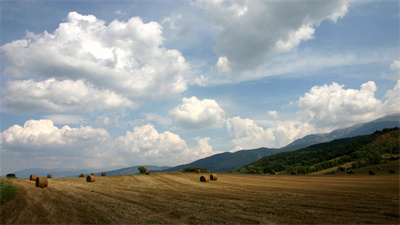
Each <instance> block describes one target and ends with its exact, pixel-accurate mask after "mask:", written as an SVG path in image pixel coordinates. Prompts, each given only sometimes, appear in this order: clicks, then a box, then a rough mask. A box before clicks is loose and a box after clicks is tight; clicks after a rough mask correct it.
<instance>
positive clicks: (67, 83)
mask: <svg viewBox="0 0 400 225" xmlns="http://www.w3.org/2000/svg"><path fill="white" fill-rule="evenodd" d="M3 95H4V97H3V99H2V104H3V106H4V109H5V110H9V111H14V112H19V113H32V112H36V111H56V112H64V111H72V110H78V109H79V110H80V109H83V110H86V111H92V110H103V109H111V110H120V109H121V108H135V107H136V105H135V103H134V102H132V101H130V100H129V99H127V98H126V97H123V96H121V95H118V94H116V93H115V92H113V91H110V90H107V89H105V90H99V89H96V88H95V87H94V86H93V85H92V84H87V83H85V82H84V81H83V80H77V81H73V80H63V81H58V80H55V79H48V80H45V81H41V82H35V81H34V80H32V79H30V80H22V81H20V80H15V81H8V82H7V87H6V88H5V89H4V90H3Z"/></svg>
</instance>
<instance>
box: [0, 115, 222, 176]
mask: <svg viewBox="0 0 400 225" xmlns="http://www.w3.org/2000/svg"><path fill="white" fill-rule="evenodd" d="M196 140H197V143H198V144H197V146H193V147H189V146H188V145H187V144H186V142H185V141H184V140H183V139H181V138H180V136H179V135H177V134H174V133H172V132H170V131H164V132H158V131H157V130H156V128H155V127H154V125H152V124H146V125H142V126H137V127H134V128H133V131H132V132H131V131H127V132H126V134H125V135H124V136H120V137H118V138H115V139H112V138H111V137H110V136H109V134H108V132H107V131H106V130H104V129H100V128H92V127H89V126H81V127H79V128H71V127H69V126H63V127H61V128H58V127H56V126H54V123H53V121H51V120H29V121H26V122H25V124H24V126H19V125H13V126H11V127H10V128H8V129H6V130H4V131H3V132H1V133H0V146H1V148H0V149H1V154H2V157H3V159H4V157H7V159H9V160H7V161H4V160H3V159H2V160H3V161H2V167H6V168H9V169H10V170H11V168H18V169H21V168H22V167H21V163H23V162H29V160H30V159H31V158H34V159H35V162H29V165H30V166H37V167H41V168H43V167H48V168H52V167H57V166H58V167H68V166H72V167H75V168H77V167H78V168H83V167H96V168H101V167H107V166H116V165H119V166H121V165H123V166H132V165H143V164H156V165H177V164H182V163H188V162H191V161H193V160H196V159H198V158H201V157H206V156H209V155H212V154H214V152H213V150H212V146H211V145H210V144H209V143H208V142H209V141H210V138H209V137H205V138H196Z"/></svg>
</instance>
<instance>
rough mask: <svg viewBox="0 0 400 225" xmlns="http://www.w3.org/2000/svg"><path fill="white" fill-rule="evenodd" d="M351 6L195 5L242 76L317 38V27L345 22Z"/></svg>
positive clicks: (254, 0)
mask: <svg viewBox="0 0 400 225" xmlns="http://www.w3.org/2000/svg"><path fill="white" fill-rule="evenodd" d="M348 2H349V1H347V0H343V1H336V0H329V1H262V0H245V1H227V0H221V1H205V0H197V1H194V3H193V5H195V6H197V7H199V8H202V9H204V10H205V13H206V16H207V18H210V19H211V20H212V21H213V23H214V24H215V26H216V27H217V29H219V36H218V42H217V45H216V47H215V51H216V53H217V54H218V55H219V56H224V57H226V58H227V61H229V63H230V67H231V69H232V71H235V72H236V71H239V72H240V71H246V70H251V69H254V68H256V67H257V66H259V65H261V64H263V63H264V62H265V61H266V59H268V58H269V57H271V56H273V55H276V54H279V53H282V52H288V51H291V50H292V49H294V48H296V47H297V46H298V45H299V44H300V42H301V41H305V40H308V39H311V38H313V37H314V31H315V29H314V27H316V26H318V25H319V24H320V23H321V22H322V21H323V20H325V19H329V20H332V21H334V22H336V21H337V20H338V19H339V18H342V17H343V16H344V15H345V14H346V13H347V8H348ZM218 62H220V60H218ZM217 67H218V65H217Z"/></svg>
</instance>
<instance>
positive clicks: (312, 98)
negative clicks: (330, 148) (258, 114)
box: [227, 80, 400, 149]
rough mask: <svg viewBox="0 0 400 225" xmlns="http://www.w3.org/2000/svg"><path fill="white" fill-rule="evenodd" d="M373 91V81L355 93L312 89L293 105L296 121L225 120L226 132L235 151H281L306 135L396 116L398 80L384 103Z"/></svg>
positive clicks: (272, 113) (340, 88) (341, 87)
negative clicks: (274, 149) (242, 149)
mask: <svg viewBox="0 0 400 225" xmlns="http://www.w3.org/2000/svg"><path fill="white" fill-rule="evenodd" d="M376 90H377V87H376V85H375V82H373V81H369V82H366V83H364V84H362V85H361V88H360V89H359V90H355V89H345V88H344V85H339V84H337V83H332V84H331V85H322V86H314V87H312V88H311V90H310V91H309V92H307V93H305V94H304V95H303V96H302V97H300V98H299V100H298V101H297V102H296V105H297V106H298V107H299V110H298V111H297V114H298V116H297V118H293V119H291V120H279V121H277V120H275V119H274V120H266V121H254V120H252V119H248V118H246V119H242V118H240V117H233V118H228V119H227V128H228V132H229V133H230V134H231V135H233V136H234V139H233V140H232V142H233V143H234V144H236V145H237V147H236V149H241V148H245V149H251V148H258V147H283V146H285V145H287V144H289V143H291V142H293V141H294V140H296V139H298V138H302V137H304V136H306V135H309V134H313V133H323V132H330V131H332V130H334V129H339V128H344V127H346V126H351V125H354V124H357V123H362V122H369V121H371V120H374V119H376V118H378V117H381V116H385V115H388V114H393V113H399V112H400V107H399V102H400V96H399V90H400V80H399V81H397V83H396V85H395V87H394V88H393V89H392V90H388V91H387V92H386V94H385V101H384V102H382V101H381V100H379V99H376V98H375V96H374V93H375V91H376ZM268 115H269V116H271V117H274V116H275V115H276V116H277V112H276V111H268Z"/></svg>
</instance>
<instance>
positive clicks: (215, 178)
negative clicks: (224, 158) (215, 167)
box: [210, 174, 218, 180]
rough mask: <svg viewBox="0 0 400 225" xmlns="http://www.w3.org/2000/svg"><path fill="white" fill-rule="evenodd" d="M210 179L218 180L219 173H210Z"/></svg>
mask: <svg viewBox="0 0 400 225" xmlns="http://www.w3.org/2000/svg"><path fill="white" fill-rule="evenodd" d="M210 180H218V176H217V174H211V175H210Z"/></svg>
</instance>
